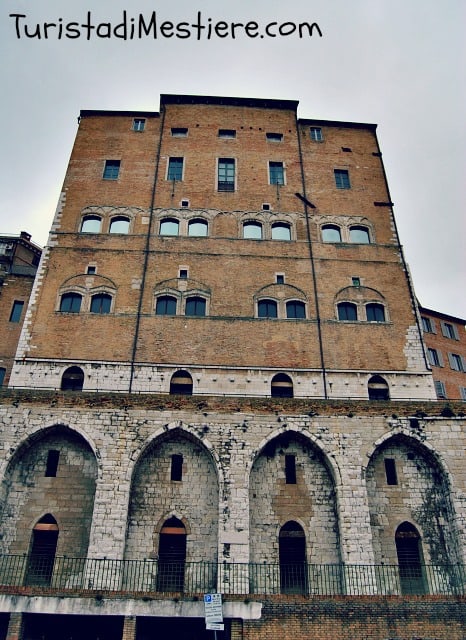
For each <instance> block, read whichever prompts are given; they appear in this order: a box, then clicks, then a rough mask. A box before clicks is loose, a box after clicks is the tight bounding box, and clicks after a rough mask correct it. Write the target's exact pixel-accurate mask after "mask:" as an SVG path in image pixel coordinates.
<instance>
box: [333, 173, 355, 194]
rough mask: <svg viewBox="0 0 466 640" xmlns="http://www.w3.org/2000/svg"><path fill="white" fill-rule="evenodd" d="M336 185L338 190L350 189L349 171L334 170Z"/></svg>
mask: <svg viewBox="0 0 466 640" xmlns="http://www.w3.org/2000/svg"><path fill="white" fill-rule="evenodd" d="M334 174H335V185H336V187H337V189H350V188H351V185H350V179H349V172H348V170H347V169H334Z"/></svg>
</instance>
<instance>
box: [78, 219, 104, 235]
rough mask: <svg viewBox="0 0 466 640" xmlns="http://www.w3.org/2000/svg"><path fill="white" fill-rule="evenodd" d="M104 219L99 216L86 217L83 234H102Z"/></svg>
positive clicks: (83, 222)
mask: <svg viewBox="0 0 466 640" xmlns="http://www.w3.org/2000/svg"><path fill="white" fill-rule="evenodd" d="M101 226H102V219H101V218H99V216H85V217H84V218H83V220H82V222H81V229H80V231H81V233H100V228H101Z"/></svg>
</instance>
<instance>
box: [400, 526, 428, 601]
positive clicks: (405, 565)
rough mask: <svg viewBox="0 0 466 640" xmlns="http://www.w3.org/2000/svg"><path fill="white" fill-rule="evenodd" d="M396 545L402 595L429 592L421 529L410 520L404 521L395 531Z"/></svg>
mask: <svg viewBox="0 0 466 640" xmlns="http://www.w3.org/2000/svg"><path fill="white" fill-rule="evenodd" d="M395 545H396V553H397V557H398V571H399V575H400V587H401V593H402V595H409V594H414V595H423V594H425V593H427V582H426V579H425V575H424V557H423V553H422V545H421V536H420V534H419V531H418V530H417V529H416V527H415V526H414V525H413V524H411V523H410V522H407V521H405V522H402V523H401V524H400V525H399V526H398V527H397V529H396V532H395Z"/></svg>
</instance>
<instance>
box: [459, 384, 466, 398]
mask: <svg viewBox="0 0 466 640" xmlns="http://www.w3.org/2000/svg"><path fill="white" fill-rule="evenodd" d="M460 391H461V399H462V400H466V387H460Z"/></svg>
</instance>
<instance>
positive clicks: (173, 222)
mask: <svg viewBox="0 0 466 640" xmlns="http://www.w3.org/2000/svg"><path fill="white" fill-rule="evenodd" d="M179 230H180V223H179V221H178V220H177V219H176V218H164V219H163V220H161V221H160V235H161V236H177V235H178V234H179Z"/></svg>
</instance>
